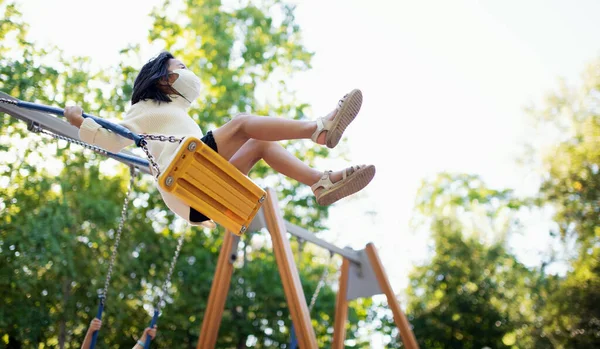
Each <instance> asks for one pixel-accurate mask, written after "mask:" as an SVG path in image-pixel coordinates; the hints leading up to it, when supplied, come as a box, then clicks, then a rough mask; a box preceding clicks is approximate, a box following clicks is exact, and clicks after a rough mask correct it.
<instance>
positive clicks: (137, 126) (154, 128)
mask: <svg viewBox="0 0 600 349" xmlns="http://www.w3.org/2000/svg"><path fill="white" fill-rule="evenodd" d="M170 97H171V99H172V100H173V101H172V102H170V103H166V102H161V103H160V104H159V103H157V102H156V101H154V100H146V101H140V102H137V103H136V104H134V105H132V106H131V108H130V109H129V111H128V112H127V113H126V114H125V117H124V120H123V121H121V122H118V124H119V125H121V126H123V127H126V128H127V129H129V130H131V131H132V132H135V133H138V134H139V133H147V134H162V135H166V136H177V137H183V136H194V137H197V138H198V139H200V138H202V130H201V129H200V127H199V126H198V124H196V122H194V120H192V118H190V116H189V115H188V113H187V109H188V108H189V106H190V103H188V102H187V101H186V100H185V99H183V98H182V97H180V96H170ZM79 138H80V139H81V140H82V141H84V142H86V143H90V144H94V145H97V146H99V147H101V148H104V149H106V150H108V151H110V152H113V153H118V152H119V151H121V149H123V148H125V147H127V146H130V145H132V144H133V141H132V140H131V139H128V138H125V137H121V136H119V135H117V134H116V133H113V132H112V131H110V130H107V129H105V128H103V127H102V126H100V125H99V124H98V123H96V122H95V121H94V120H92V119H90V118H86V119H85V120H84V121H83V123H82V124H81V127H80V129H79ZM178 147H179V144H178V143H169V142H160V141H148V149H149V150H150V152H151V153H152V155H154V157H155V158H156V160H157V162H158V165H159V168H160V169H161V170H162V169H166V168H167V166H168V165H169V163H170V161H171V158H172V157H173V156H174V155H175V151H176V150H177V148H178ZM158 191H159V192H160V194H161V196H162V198H163V200H164V202H165V204H167V207H169V209H170V210H171V211H173V212H174V213H175V214H177V215H178V216H180V217H181V218H183V219H185V220H186V221H188V222H190V220H189V217H190V207H189V206H187V205H186V204H185V203H184V202H183V201H181V200H179V199H178V198H177V197H175V196H174V195H172V194H169V193H167V192H164V191H163V190H161V189H160V187H158ZM190 224H194V223H192V222H190ZM194 225H198V224H197V223H196V224H194Z"/></svg>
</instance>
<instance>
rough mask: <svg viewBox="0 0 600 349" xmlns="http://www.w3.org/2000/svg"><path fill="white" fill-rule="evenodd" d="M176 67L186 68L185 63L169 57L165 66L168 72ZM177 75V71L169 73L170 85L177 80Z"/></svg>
mask: <svg viewBox="0 0 600 349" xmlns="http://www.w3.org/2000/svg"><path fill="white" fill-rule="evenodd" d="M176 69H187V68H186V66H185V64H183V62H181V61H180V60H178V59H176V58H171V59H169V66H168V67H167V70H168V71H169V73H172V72H173V70H176ZM178 77H179V75H177V73H172V74H169V84H170V85H172V84H173V83H174V82H175V80H177V78H178Z"/></svg>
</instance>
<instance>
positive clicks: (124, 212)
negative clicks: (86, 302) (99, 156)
mask: <svg viewBox="0 0 600 349" xmlns="http://www.w3.org/2000/svg"><path fill="white" fill-rule="evenodd" d="M129 173H130V178H129V186H128V187H127V193H125V200H124V201H123V208H122V209H121V220H120V221H119V228H118V229H117V235H116V236H115V242H114V244H113V247H112V256H111V257H110V262H109V263H108V272H107V273H106V281H104V290H103V291H102V295H101V296H100V297H101V298H102V303H103V304H104V302H105V301H106V295H107V294H108V285H109V284H110V278H111V276H112V272H113V266H114V264H115V260H116V258H117V249H118V248H119V242H120V241H121V233H122V232H123V226H124V225H125V219H126V218H127V210H128V206H129V195H130V194H131V191H132V189H133V181H134V180H135V168H134V167H133V166H132V167H130V168H129Z"/></svg>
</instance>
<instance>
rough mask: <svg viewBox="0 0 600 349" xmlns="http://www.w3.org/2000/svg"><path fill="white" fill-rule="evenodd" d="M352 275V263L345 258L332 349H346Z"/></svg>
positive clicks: (337, 297) (337, 301) (336, 307)
mask: <svg viewBox="0 0 600 349" xmlns="http://www.w3.org/2000/svg"><path fill="white" fill-rule="evenodd" d="M349 273H350V262H349V261H348V260H347V259H346V258H344V260H343V261H342V274H341V276H340V287H339V290H338V294H337V296H336V300H335V323H334V325H333V344H332V347H331V348H332V349H344V340H345V339H346V320H347V319H348V300H347V299H346V296H347V294H348V276H349Z"/></svg>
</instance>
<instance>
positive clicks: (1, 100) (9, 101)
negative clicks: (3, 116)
mask: <svg viewBox="0 0 600 349" xmlns="http://www.w3.org/2000/svg"><path fill="white" fill-rule="evenodd" d="M0 103H4V104H12V105H16V106H18V103H19V101H18V100H16V99H8V98H0Z"/></svg>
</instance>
